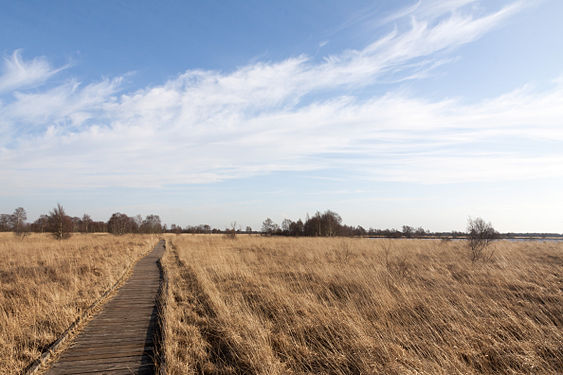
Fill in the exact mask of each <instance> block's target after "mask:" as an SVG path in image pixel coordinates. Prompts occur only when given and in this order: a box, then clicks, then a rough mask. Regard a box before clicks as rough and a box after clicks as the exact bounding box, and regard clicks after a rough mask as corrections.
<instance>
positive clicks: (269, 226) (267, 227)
mask: <svg viewBox="0 0 563 375" xmlns="http://www.w3.org/2000/svg"><path fill="white" fill-rule="evenodd" d="M277 227H278V226H277V224H276V223H274V221H273V220H272V219H270V218H267V219H266V220H264V222H263V223H262V233H263V234H267V235H272V233H274V231H275V230H276V229H277Z"/></svg>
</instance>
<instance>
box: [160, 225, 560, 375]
mask: <svg viewBox="0 0 563 375" xmlns="http://www.w3.org/2000/svg"><path fill="white" fill-rule="evenodd" d="M168 239H169V247H168V251H167V253H166V254H165V257H164V259H163V264H164V267H165V271H166V274H167V276H168V278H169V288H168V292H167V295H166V302H167V305H166V307H165V311H164V317H165V342H164V343H165V355H166V366H167V369H168V371H169V374H201V373H203V374H303V373H311V374H377V373H382V374H481V373H484V374H493V373H494V374H556V373H560V371H561V369H562V368H563V330H562V325H563V295H562V291H563V274H562V272H563V244H561V243H540V242H529V243H525V242H518V243H510V242H497V243H495V244H494V245H493V247H494V248H495V253H494V255H493V256H492V257H491V259H489V260H487V261H479V262H476V263H472V262H471V261H470V260H469V254H468V250H467V248H466V247H465V243H464V242H461V241H459V242H458V241H449V242H440V241H430V240H428V241H424V240H392V241H386V240H372V239H341V238H333V239H327V238H314V239H313V238H308V239H305V238H300V239H295V238H265V237H248V236H239V237H238V238H237V239H236V240H230V239H225V238H222V237H219V236H190V235H181V236H171V237H168Z"/></svg>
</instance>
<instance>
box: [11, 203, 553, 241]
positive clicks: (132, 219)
mask: <svg viewBox="0 0 563 375" xmlns="http://www.w3.org/2000/svg"><path fill="white" fill-rule="evenodd" d="M479 220H482V219H479ZM470 224H472V225H473V224H475V222H471V220H470ZM479 224H480V225H481V226H483V223H482V222H479ZM488 225H490V223H488ZM487 228H488V227H487ZM491 228H492V226H490V228H488V229H487V230H488V232H486V231H485V233H486V236H489V237H491V236H493V235H494V237H495V238H537V237H563V235H561V234H558V233H505V234H502V235H501V234H499V233H498V232H496V231H495V230H494V228H493V229H491ZM482 229H483V228H480V231H479V232H483V230H482ZM7 231H12V232H14V233H15V234H16V235H18V236H20V237H22V238H24V237H25V236H27V235H28V234H29V233H31V232H37V233H43V232H49V233H52V234H53V236H55V237H56V238H59V239H64V238H68V237H70V235H71V234H72V233H98V232H106V233H112V234H116V235H121V234H126V233H176V234H180V233H192V234H196V233H198V234H219V233H221V234H231V235H236V234H238V233H248V234H262V235H266V236H294V237H300V236H304V237H334V236H345V237H381V238H469V237H468V236H469V235H470V234H471V228H470V226H469V227H468V228H467V231H466V232H461V231H455V230H454V231H450V232H430V231H429V230H427V229H424V228H423V227H412V226H409V225H403V226H402V228H401V229H400V230H399V229H395V228H391V229H374V228H369V229H365V228H363V227H362V226H360V225H358V226H350V225H345V224H343V223H342V217H341V216H340V215H339V214H338V213H336V212H334V211H331V210H326V211H325V212H319V211H317V212H316V213H315V214H314V215H313V216H309V214H307V215H306V218H305V220H302V219H298V220H291V219H284V220H283V221H282V222H281V225H278V224H277V223H275V222H274V221H273V220H272V219H270V218H267V219H266V220H264V222H263V223H262V227H261V229H260V230H259V231H253V230H252V228H251V227H250V226H247V227H246V228H245V229H244V230H243V229H242V228H241V227H240V226H239V225H237V223H236V222H233V223H231V225H230V227H228V228H225V229H217V228H212V227H211V226H210V225H208V224H200V225H188V226H186V227H182V226H180V225H176V224H172V225H171V226H170V228H167V226H166V225H165V224H163V223H162V222H161V220H160V217H159V216H158V215H155V214H151V215H147V216H146V217H144V218H143V217H142V216H141V215H136V216H128V215H126V214H124V213H121V212H116V213H114V214H112V215H111V217H110V218H109V220H108V221H95V220H93V219H92V218H91V217H90V215H88V214H84V215H83V216H82V217H72V216H69V215H67V214H66V212H65V210H64V208H63V206H62V205H60V204H57V206H56V207H55V208H53V209H52V210H51V211H50V212H49V213H48V214H44V215H40V216H39V218H38V219H37V220H35V221H34V222H31V223H28V222H27V213H26V211H25V209H24V208H23V207H18V208H16V209H15V210H14V211H13V212H12V213H11V214H0V232H7Z"/></svg>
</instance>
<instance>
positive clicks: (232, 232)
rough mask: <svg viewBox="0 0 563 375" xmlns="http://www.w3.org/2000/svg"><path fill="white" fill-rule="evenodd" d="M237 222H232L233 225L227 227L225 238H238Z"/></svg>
mask: <svg viewBox="0 0 563 375" xmlns="http://www.w3.org/2000/svg"><path fill="white" fill-rule="evenodd" d="M237 228H238V226H237V222H236V221H233V222H231V225H230V226H229V227H228V228H226V229H225V238H230V239H232V240H234V239H236V238H237Z"/></svg>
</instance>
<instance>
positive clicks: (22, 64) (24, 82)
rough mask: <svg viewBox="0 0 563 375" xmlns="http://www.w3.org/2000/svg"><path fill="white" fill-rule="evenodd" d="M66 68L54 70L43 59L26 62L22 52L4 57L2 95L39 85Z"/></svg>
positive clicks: (0, 83)
mask: <svg viewBox="0 0 563 375" xmlns="http://www.w3.org/2000/svg"><path fill="white" fill-rule="evenodd" d="M65 68H66V67H62V68H58V69H53V68H52V67H51V65H50V64H49V62H48V61H47V60H46V59H45V58H43V57H37V58H35V59H33V60H31V61H24V60H23V59H22V57H21V51H20V50H16V51H14V52H13V53H12V55H11V56H10V57H4V67H3V69H2V74H1V75H0V93H2V92H6V91H10V90H17V89H20V88H26V87H30V86H35V85H39V84H41V83H43V82H45V81H46V80H48V79H49V78H50V77H51V76H53V75H54V74H55V73H57V72H59V71H61V70H62V69H65Z"/></svg>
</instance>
